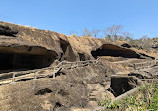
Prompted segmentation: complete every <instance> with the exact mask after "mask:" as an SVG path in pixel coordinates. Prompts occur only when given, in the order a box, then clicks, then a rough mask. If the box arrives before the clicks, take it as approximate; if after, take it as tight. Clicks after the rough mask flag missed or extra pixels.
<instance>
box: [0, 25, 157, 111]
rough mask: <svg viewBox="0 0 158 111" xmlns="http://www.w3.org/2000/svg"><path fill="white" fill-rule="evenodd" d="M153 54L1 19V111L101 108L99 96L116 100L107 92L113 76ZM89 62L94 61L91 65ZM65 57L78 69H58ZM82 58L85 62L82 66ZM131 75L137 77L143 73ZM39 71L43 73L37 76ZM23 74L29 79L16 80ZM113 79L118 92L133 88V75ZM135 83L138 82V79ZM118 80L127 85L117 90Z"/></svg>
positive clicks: (119, 82) (58, 110)
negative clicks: (6, 21) (131, 77)
mask: <svg viewBox="0 0 158 111" xmlns="http://www.w3.org/2000/svg"><path fill="white" fill-rule="evenodd" d="M121 45H122V46H121ZM97 58H100V59H97ZM153 58H154V57H151V56H149V55H148V54H144V53H142V52H141V53H140V52H139V51H137V50H134V49H132V48H131V47H130V46H128V44H119V45H116V44H114V43H109V42H107V41H105V40H104V39H96V38H89V37H81V38H79V37H73V36H66V35H63V34H60V33H57V32H53V31H47V30H39V29H36V28H30V27H25V26H20V25H15V24H11V23H5V22H0V73H1V74H0V101H1V102H0V111H66V110H68V111H69V110H70V109H74V110H75V109H81V108H87V107H90V108H92V106H94V105H96V106H97V103H98V101H99V100H103V99H105V98H111V99H113V98H114V95H113V94H112V93H111V92H109V91H108V90H109V89H110V77H111V75H116V74H118V73H125V72H126V73H130V72H132V71H133V70H134V65H133V63H134V62H142V61H147V60H148V61H149V60H151V59H153ZM95 59H97V63H96V61H94V60H95ZM87 60H91V61H89V62H91V64H88V63H89V62H88V63H87V62H86V61H87ZM92 60H93V61H92ZM63 61H68V62H67V64H68V65H70V66H71V64H72V63H74V64H75V67H69V68H65V69H64V68H62V67H59V69H58V70H57V71H56V72H53V71H55V70H56V69H55V68H54V66H56V65H58V63H59V64H60V63H62V66H64V64H63ZM75 61H79V62H75ZM81 61H82V65H80V66H79V64H80V63H81ZM94 62H95V63H94ZM65 67H66V64H65ZM41 68H43V69H41ZM52 70H53V71H52ZM150 70H152V69H150ZM13 71H14V72H13ZM17 71H18V72H17ZM4 72H5V73H4ZM8 72H9V73H8ZM133 72H134V71H133ZM155 72H156V69H155V71H154V73H155ZM15 73H18V74H16V75H15ZM130 74H135V75H134V76H136V77H137V75H141V74H139V73H137V74H136V73H130ZM37 75H39V76H40V75H43V76H41V77H39V78H37V77H36V76H37ZM52 75H53V77H55V78H53V77H52ZM54 75H55V76H54ZM16 76H17V77H16ZM23 76H25V79H18V80H17V81H16V82H15V78H20V77H23ZM28 76H31V77H30V78H28ZM156 76H157V75H155V77H156ZM141 77H142V76H141ZM143 77H144V76H143ZM113 80H114V81H113V83H114V84H112V87H113V89H114V90H116V91H117V95H119V94H122V93H123V92H125V91H127V90H130V89H131V88H133V87H134V86H132V85H131V83H130V82H129V80H133V79H130V78H123V79H120V78H119V79H113ZM8 81H11V84H8V83H10V82H8ZM14 82H15V83H14ZM1 83H2V84H1ZM134 83H136V85H137V81H136V80H134ZM4 84H5V85H4ZM115 84H121V85H120V86H121V87H122V88H123V89H122V90H120V89H117V88H118V87H116V85H115ZM122 84H126V86H123V85H122ZM117 95H115V96H117ZM87 110H88V109H87Z"/></svg>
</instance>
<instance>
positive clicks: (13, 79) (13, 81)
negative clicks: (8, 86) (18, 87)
mask: <svg viewBox="0 0 158 111" xmlns="http://www.w3.org/2000/svg"><path fill="white" fill-rule="evenodd" d="M12 83H15V73H13V77H12Z"/></svg>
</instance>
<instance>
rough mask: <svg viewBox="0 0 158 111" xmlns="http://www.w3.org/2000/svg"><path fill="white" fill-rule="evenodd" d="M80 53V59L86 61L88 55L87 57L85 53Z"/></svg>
mask: <svg viewBox="0 0 158 111" xmlns="http://www.w3.org/2000/svg"><path fill="white" fill-rule="evenodd" d="M78 55H79V58H80V61H85V60H86V57H85V55H84V54H82V53H78Z"/></svg>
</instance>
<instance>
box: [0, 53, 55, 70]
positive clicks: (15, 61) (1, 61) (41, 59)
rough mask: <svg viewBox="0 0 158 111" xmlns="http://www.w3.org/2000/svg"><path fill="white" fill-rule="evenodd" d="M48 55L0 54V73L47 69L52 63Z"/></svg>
mask: <svg viewBox="0 0 158 111" xmlns="http://www.w3.org/2000/svg"><path fill="white" fill-rule="evenodd" d="M52 61H53V60H52V58H51V56H50V55H32V54H20V53H2V52H0V72H10V71H15V70H16V71H22V70H32V69H39V68H44V67H48V66H50V65H51V63H52Z"/></svg>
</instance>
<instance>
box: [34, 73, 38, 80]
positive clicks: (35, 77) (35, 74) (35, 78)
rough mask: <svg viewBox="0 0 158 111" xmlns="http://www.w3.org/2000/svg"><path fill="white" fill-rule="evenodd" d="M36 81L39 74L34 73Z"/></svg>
mask: <svg viewBox="0 0 158 111" xmlns="http://www.w3.org/2000/svg"><path fill="white" fill-rule="evenodd" d="M34 80H37V72H35V73H34Z"/></svg>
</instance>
